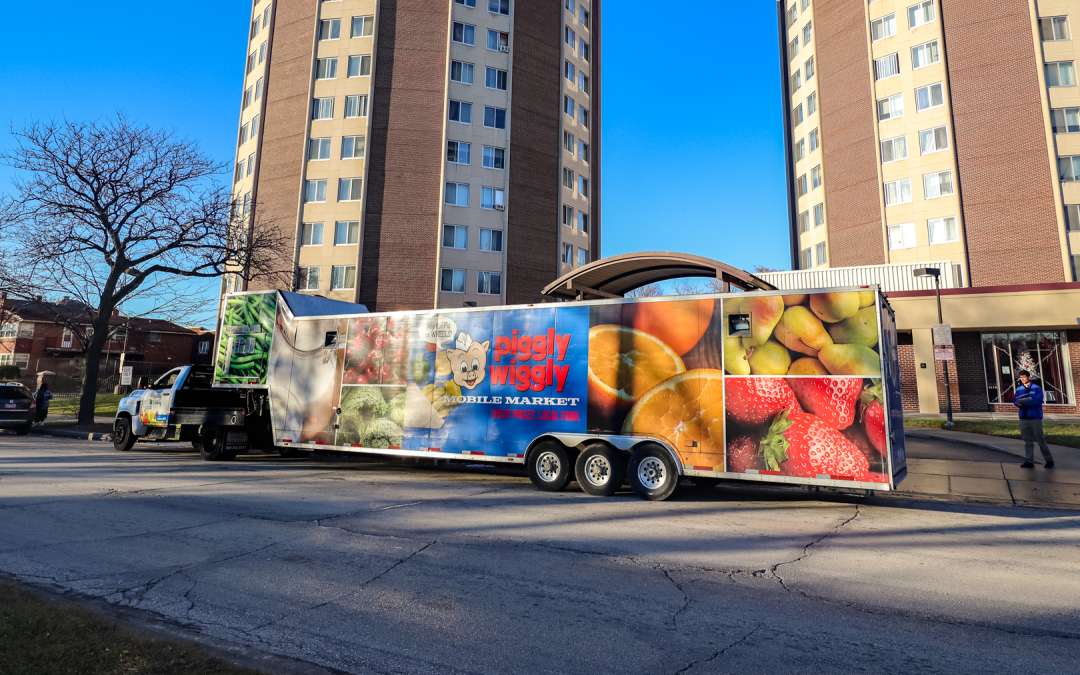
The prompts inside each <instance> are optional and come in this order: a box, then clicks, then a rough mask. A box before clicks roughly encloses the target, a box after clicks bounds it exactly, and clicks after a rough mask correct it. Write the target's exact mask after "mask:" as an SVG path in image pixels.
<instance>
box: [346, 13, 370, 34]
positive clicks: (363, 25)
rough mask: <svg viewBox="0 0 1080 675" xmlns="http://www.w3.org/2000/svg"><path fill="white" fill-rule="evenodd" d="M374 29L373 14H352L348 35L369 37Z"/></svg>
mask: <svg viewBox="0 0 1080 675" xmlns="http://www.w3.org/2000/svg"><path fill="white" fill-rule="evenodd" d="M374 31H375V17H373V16H354V17H353V18H352V32H351V33H350V37H354V38H358V37H371V34H372V33H373V32H374Z"/></svg>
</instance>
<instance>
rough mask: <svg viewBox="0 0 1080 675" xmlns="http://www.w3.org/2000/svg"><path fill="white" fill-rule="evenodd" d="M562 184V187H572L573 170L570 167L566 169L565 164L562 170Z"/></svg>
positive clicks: (571, 188)
mask: <svg viewBox="0 0 1080 675" xmlns="http://www.w3.org/2000/svg"><path fill="white" fill-rule="evenodd" d="M562 184H563V187H564V188H567V189H569V190H573V189H574V172H573V170H572V169H568V168H566V167H565V166H564V167H563V170H562Z"/></svg>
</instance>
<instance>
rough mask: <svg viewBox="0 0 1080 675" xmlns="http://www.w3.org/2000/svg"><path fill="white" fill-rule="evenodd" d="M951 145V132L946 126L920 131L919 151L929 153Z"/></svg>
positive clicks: (924, 153)
mask: <svg viewBox="0 0 1080 675" xmlns="http://www.w3.org/2000/svg"><path fill="white" fill-rule="evenodd" d="M948 147H949V132H948V130H947V129H946V128H945V127H934V128H933V129H922V130H921V131H919V152H920V153H921V154H923V155H929V154H930V153H932V152H941V151H942V150H945V149H946V148H948Z"/></svg>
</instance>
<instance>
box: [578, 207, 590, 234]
mask: <svg viewBox="0 0 1080 675" xmlns="http://www.w3.org/2000/svg"><path fill="white" fill-rule="evenodd" d="M577 215H578V229H579V230H581V231H582V232H588V231H589V214H587V213H585V212H584V211H578V214H577Z"/></svg>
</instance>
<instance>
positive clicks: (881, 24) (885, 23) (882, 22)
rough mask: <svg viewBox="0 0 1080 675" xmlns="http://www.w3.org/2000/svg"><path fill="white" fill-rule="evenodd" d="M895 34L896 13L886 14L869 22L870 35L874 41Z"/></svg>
mask: <svg viewBox="0 0 1080 675" xmlns="http://www.w3.org/2000/svg"><path fill="white" fill-rule="evenodd" d="M894 35H896V14H886V15H885V16H883V17H881V18H880V19H874V20H873V21H871V22H870V37H871V38H873V40H874V41H875V42H876V41H878V40H884V39H885V38H890V37H892V36H894Z"/></svg>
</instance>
